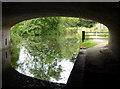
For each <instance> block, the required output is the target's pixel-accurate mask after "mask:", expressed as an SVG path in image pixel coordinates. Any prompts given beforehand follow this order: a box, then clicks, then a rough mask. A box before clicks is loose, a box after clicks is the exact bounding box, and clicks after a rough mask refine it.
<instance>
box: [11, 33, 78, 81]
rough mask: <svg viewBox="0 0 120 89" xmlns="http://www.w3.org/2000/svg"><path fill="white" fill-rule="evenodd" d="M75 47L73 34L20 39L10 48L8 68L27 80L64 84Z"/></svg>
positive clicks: (72, 61)
mask: <svg viewBox="0 0 120 89" xmlns="http://www.w3.org/2000/svg"><path fill="white" fill-rule="evenodd" d="M79 47H80V44H79V39H78V38H77V35H74V36H73V35H64V36H63V35H59V36H58V35H57V36H56V35H44V36H34V37H33V36H31V37H30V36H29V37H22V40H20V41H19V43H16V44H15V45H13V46H12V48H11V51H12V61H11V65H12V66H13V67H14V68H15V69H16V70H17V71H19V72H20V73H22V74H24V75H27V76H30V77H35V78H37V79H41V80H46V81H51V82H57V83H67V79H68V77H69V75H70V72H71V70H72V68H73V65H74V62H75V57H76V55H77V54H78V51H79Z"/></svg>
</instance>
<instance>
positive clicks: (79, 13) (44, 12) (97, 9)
mask: <svg viewBox="0 0 120 89" xmlns="http://www.w3.org/2000/svg"><path fill="white" fill-rule="evenodd" d="M21 6H22V7H21ZM45 6H46V7H45ZM31 7H32V8H31ZM41 8H42V9H41ZM15 12H16V13H15ZM113 13H114V14H113ZM43 16H72V17H83V18H87V19H93V20H96V21H98V22H101V23H103V24H105V25H106V26H108V27H109V29H110V40H109V45H108V46H109V48H110V50H109V51H107V52H106V53H104V51H103V50H106V49H102V50H100V51H99V52H100V55H101V56H103V57H104V58H106V59H107V60H104V58H100V56H98V55H97V56H96V57H95V54H96V53H98V51H97V50H96V51H97V52H96V51H93V52H91V51H90V50H89V51H88V52H87V56H86V61H85V63H86V64H87V65H86V66H85V71H84V73H85V74H83V75H84V76H85V77H84V81H83V86H84V88H83V87H82V88H81V87H80V82H81V81H80V79H79V77H76V75H75V77H73V78H71V79H73V80H71V81H70V82H69V83H67V85H68V86H69V88H68V89H71V88H72V89H74V88H75V89H78V88H81V89H88V88H98V86H99V88H100V87H101V88H103V87H104V88H108V87H109V88H111V87H113V88H115V87H116V88H117V86H118V87H119V84H118V83H119V82H117V81H119V74H120V73H119V68H120V67H119V62H120V61H119V59H120V55H119V54H120V52H119V44H120V42H119V38H120V37H119V36H120V33H119V19H118V18H119V4H116V3H114V4H113V3H112V4H107V3H64V4H63V3H54V4H53V3H3V25H2V27H3V29H2V40H0V43H2V46H1V45H0V46H1V48H5V47H6V46H5V42H4V41H5V39H4V38H8V45H7V46H9V45H10V44H9V42H10V39H9V38H10V37H9V30H10V27H11V26H12V25H13V24H15V23H17V22H19V21H23V20H25V19H30V18H36V17H43ZM25 33H26V32H25ZM82 48H84V47H82ZM16 50H19V49H16ZM91 53H92V54H91ZM110 53H113V54H114V57H115V59H114V58H113V59H112V56H111V55H109V54H110ZM8 54H9V53H8ZM13 54H14V53H13ZM16 54H17V53H16ZM80 54H81V55H83V54H84V53H82V52H81V53H80ZM89 54H90V55H93V56H92V57H91V56H89ZM83 56H84V55H83ZM4 57H5V53H3V57H2V59H3V61H6V60H4ZM90 57H91V59H90ZM109 58H110V59H111V60H112V61H108V60H109ZM96 59H100V60H102V61H99V60H96ZM115 61H117V62H115ZM5 63H6V62H3V64H5ZM78 63H81V62H78ZM8 64H9V63H8ZM8 64H6V65H8ZM101 64H102V65H101ZM3 66H4V65H3ZM77 66H79V65H77ZM6 69H8V67H7V68H6ZM97 70H98V71H97ZM11 71H12V72H14V73H16V75H20V77H19V78H16V79H14V78H13V77H15V76H16V75H12V74H10V73H11ZM11 71H9V74H8V70H7V72H6V73H3V87H9V86H10V87H15V86H16V87H38V86H39V87H42V88H44V87H45V88H46V87H47V88H51V87H52V86H51V84H49V83H48V82H47V83H46V82H45V81H44V83H43V82H42V83H40V82H36V83H34V82H35V81H36V80H34V79H33V78H32V79H31V80H29V78H30V77H29V78H28V77H26V76H23V75H21V74H19V73H17V72H16V71H14V70H12V69H11ZM76 72H77V73H79V72H80V71H79V69H77V70H76ZM78 75H79V74H78ZM72 76H73V75H72ZM81 76H82V74H81ZM9 77H11V80H10V78H9ZM7 78H8V79H9V80H10V82H11V83H10V82H9V81H8V79H7ZM25 79H26V81H25ZM15 81H17V82H15ZM18 81H19V82H18ZM78 81H79V82H78ZM12 82H14V84H13V83H12ZM44 85H46V86H44ZM53 86H54V84H53ZM55 86H56V85H55ZM55 86H54V88H55ZM54 88H53V87H52V89H54Z"/></svg>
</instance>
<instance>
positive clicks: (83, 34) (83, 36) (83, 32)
mask: <svg viewBox="0 0 120 89" xmlns="http://www.w3.org/2000/svg"><path fill="white" fill-rule="evenodd" d="M84 40H85V31H82V42H84Z"/></svg>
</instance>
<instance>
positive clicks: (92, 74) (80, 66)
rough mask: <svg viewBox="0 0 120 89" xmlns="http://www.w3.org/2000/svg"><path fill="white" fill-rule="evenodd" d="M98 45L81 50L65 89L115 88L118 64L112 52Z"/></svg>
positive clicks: (102, 44) (101, 44)
mask: <svg viewBox="0 0 120 89" xmlns="http://www.w3.org/2000/svg"><path fill="white" fill-rule="evenodd" d="M106 44H107V43H100V44H99V45H97V46H94V47H92V48H88V49H86V50H85V49H82V50H81V51H80V53H79V55H78V57H77V60H76V62H75V65H74V67H73V70H72V72H71V75H70V77H69V79H68V83H67V89H88V88H89V89H91V88H92V89H93V88H94V89H100V88H101V89H103V88H108V87H110V88H111V87H113V86H115V87H116V86H117V84H118V82H117V80H119V78H118V76H119V73H118V72H119V71H118V70H119V67H118V66H119V63H117V61H116V60H115V58H114V56H113V54H112V51H111V50H110V49H108V48H107V47H105V46H106Z"/></svg>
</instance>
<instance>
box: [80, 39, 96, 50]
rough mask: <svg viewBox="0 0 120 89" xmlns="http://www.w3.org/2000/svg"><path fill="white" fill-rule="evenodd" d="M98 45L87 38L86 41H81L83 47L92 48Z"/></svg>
mask: <svg viewBox="0 0 120 89" xmlns="http://www.w3.org/2000/svg"><path fill="white" fill-rule="evenodd" d="M96 45H97V43H95V42H94V41H93V40H86V41H85V42H83V43H81V47H85V48H91V47H93V46H96Z"/></svg>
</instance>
